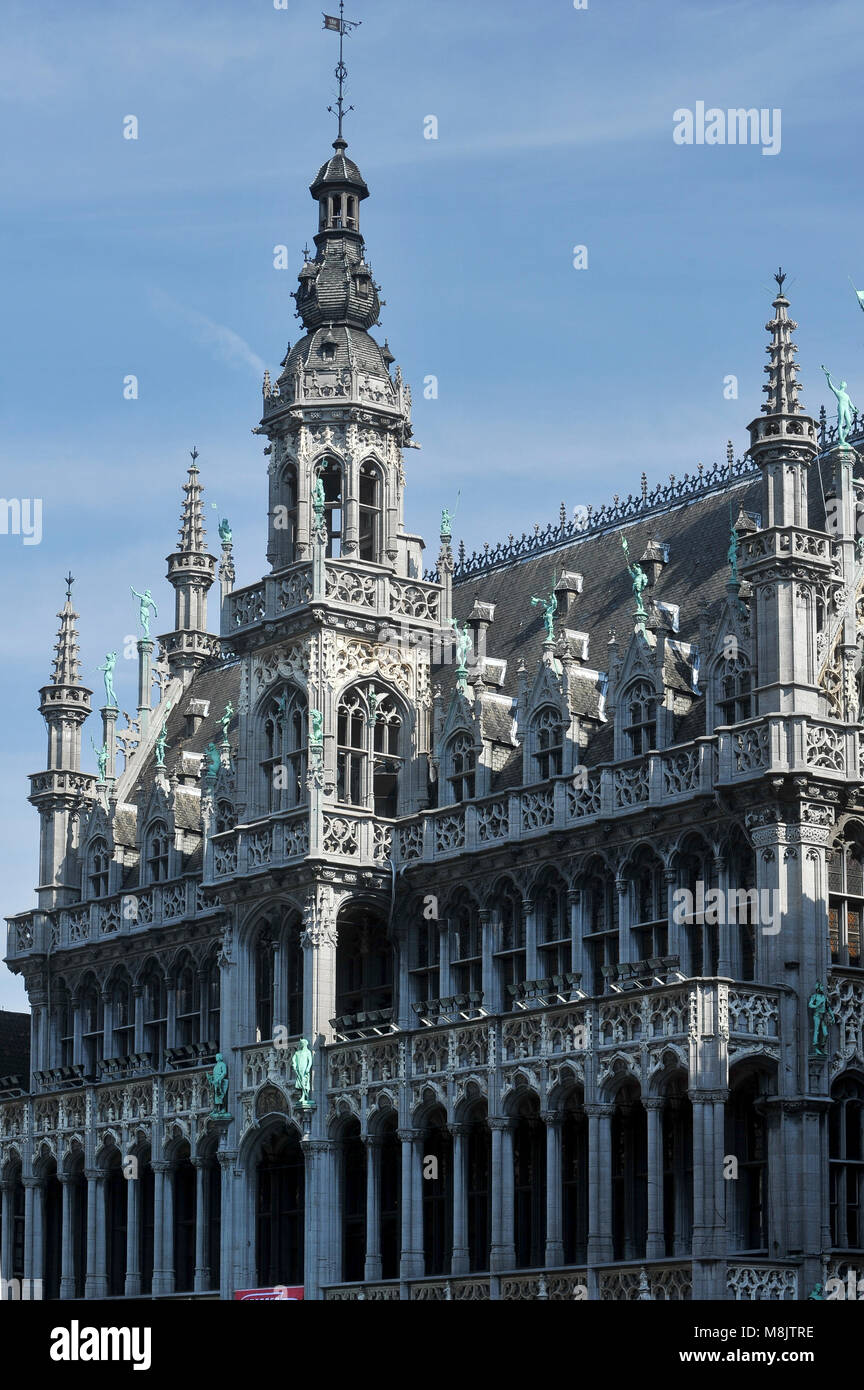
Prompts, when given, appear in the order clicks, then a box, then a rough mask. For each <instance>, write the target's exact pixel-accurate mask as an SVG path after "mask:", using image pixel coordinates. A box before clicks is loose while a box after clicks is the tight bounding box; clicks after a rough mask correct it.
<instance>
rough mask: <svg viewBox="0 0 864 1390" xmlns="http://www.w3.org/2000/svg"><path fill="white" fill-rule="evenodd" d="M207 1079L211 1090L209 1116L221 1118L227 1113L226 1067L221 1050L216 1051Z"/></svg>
mask: <svg viewBox="0 0 864 1390" xmlns="http://www.w3.org/2000/svg"><path fill="white" fill-rule="evenodd" d="M207 1079H208V1081H209V1083H210V1089H211V1091H212V1092H213V1110H212V1111H211V1117H212V1118H213V1119H219V1118H223V1117H224V1116H227V1114H228V1106H227V1104H226V1102H227V1100H228V1068H227V1066H226V1065H225V1062H224V1060H223V1058H222V1053H221V1052H217V1053H216V1065H215V1066H214V1068H213V1070H212V1071H211V1073H210V1075H209V1077H208V1078H207Z"/></svg>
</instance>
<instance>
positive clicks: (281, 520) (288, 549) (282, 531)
mask: <svg viewBox="0 0 864 1390" xmlns="http://www.w3.org/2000/svg"><path fill="white" fill-rule="evenodd" d="M280 482H281V487H280V501H279V505H278V506H277V508H276V510H275V513H274V516H273V529H274V532H275V535H274V552H275V555H274V558H275V563H276V568H277V569H278V568H280V567H281V566H282V565H290V564H291V563H292V562H293V561H294V559H295V556H296V545H297V465H296V463H295V462H294V460H293V459H289V461H288V462H287V463H286V464H285V466H284V468H283V469H282V473H281V475H280Z"/></svg>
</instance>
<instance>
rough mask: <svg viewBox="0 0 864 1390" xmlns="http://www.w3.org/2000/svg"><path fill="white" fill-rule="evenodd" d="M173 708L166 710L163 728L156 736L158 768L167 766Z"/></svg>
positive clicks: (168, 707)
mask: <svg viewBox="0 0 864 1390" xmlns="http://www.w3.org/2000/svg"><path fill="white" fill-rule="evenodd" d="M170 709H171V706H170V705H168V706H167V708H166V710H165V718H164V719H163V721H162V728H161V729H160V730H159V733H158V734H157V736H156V766H157V767H164V766H165V749H166V748H167V747H168V713H169V710H170Z"/></svg>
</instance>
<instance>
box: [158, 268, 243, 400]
mask: <svg viewBox="0 0 864 1390" xmlns="http://www.w3.org/2000/svg"><path fill="white" fill-rule="evenodd" d="M150 302H151V304H152V305H153V308H154V309H155V311H156V313H157V314H158V316H159V317H160V318H161V319H164V320H165V321H166V322H171V323H177V324H181V325H182V326H183V327H184V328H185V329H186V330H187V332H188V334H189V336H190V338H192V340H193V341H194V342H196V343H199V344H200V346H201V347H203V348H206V349H207V351H208V352H209V353H210V356H211V357H213V358H214V359H215V360H216V361H217V362H225V363H226V364H227V365H228V366H229V367H244V368H245V367H248V368H249V370H250V371H251V372H252V373H253V374H254V376H255V378H256V380H258V381H260V379H261V377H262V376H263V375H264V369H265V367H266V365H267V364H266V362H265V361H264V359H263V358H261V357H259V356H258V354H257V352H253V351H252V349H251V347H250V346H249V344H248V343H247V342H246V339H245V338H241V337H240V334H239V333H235V332H234V329H233V328H229V327H228V325H227V324H224V323H214V321H213V319H208V317H207V315H206V314H199V312H198V310H197V309H189V308H187V306H186V305H185V304H178V303H177V301H176V299H172V298H171V296H170V295H168V294H165V292H164V290H152V291H151V292H150Z"/></svg>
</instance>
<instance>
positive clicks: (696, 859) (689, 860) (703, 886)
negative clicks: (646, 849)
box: [664, 840, 719, 976]
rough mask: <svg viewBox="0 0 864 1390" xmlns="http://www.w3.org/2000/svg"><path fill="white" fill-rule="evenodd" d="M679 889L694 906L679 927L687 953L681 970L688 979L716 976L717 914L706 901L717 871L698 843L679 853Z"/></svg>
mask: <svg viewBox="0 0 864 1390" xmlns="http://www.w3.org/2000/svg"><path fill="white" fill-rule="evenodd" d="M678 886H679V887H680V888H685V889H686V890H687V892H688V894H689V899H688V902H689V903H692V906H693V910H692V912H688V913H687V915H686V916H685V917H684V921H683V923H682V925H683V937H684V943H685V946H686V950H685V951H684V952H683V953H682V960H681V968H682V970H684V972H685V973H686V974H687V975H692V976H698V975H716V974H717V965H718V955H719V944H718V943H719V920H718V918H719V913H718V912H717V910H716V909H715V908H713V907H712V906H711V903H709V902H706V898H707V896H708V894H709V892H711V890H712V889H714V888H716V887H717V868H716V865H715V863H714V856H713V854H712V853H711V851H710V850H709V849H708V847H707V845H704V844H703V843H702V841H701V840H691V841H689V842H688V844H687V846H686V847H685V849H684V850H683V851H682V853H681V856H680V858H679V861H678ZM712 902H713V899H712ZM664 954H665V953H664Z"/></svg>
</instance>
